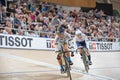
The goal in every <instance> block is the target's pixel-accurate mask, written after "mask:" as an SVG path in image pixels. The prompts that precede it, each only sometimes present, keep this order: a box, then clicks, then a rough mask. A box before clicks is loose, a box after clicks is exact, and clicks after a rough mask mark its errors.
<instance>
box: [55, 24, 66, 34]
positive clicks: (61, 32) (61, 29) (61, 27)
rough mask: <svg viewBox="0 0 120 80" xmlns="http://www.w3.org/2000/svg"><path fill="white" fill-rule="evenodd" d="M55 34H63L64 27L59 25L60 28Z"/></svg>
mask: <svg viewBox="0 0 120 80" xmlns="http://www.w3.org/2000/svg"><path fill="white" fill-rule="evenodd" d="M56 32H57V33H60V34H64V32H65V26H64V25H61V26H60V27H59V28H58V29H57V31H56Z"/></svg>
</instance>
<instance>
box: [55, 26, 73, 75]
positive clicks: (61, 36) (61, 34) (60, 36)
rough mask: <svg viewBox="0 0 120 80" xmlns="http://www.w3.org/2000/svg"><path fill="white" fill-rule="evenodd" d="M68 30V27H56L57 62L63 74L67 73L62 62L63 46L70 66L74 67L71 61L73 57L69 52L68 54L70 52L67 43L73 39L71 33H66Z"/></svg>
mask: <svg viewBox="0 0 120 80" xmlns="http://www.w3.org/2000/svg"><path fill="white" fill-rule="evenodd" d="M66 28H67V27H66V26H65V25H63V24H62V25H60V26H57V27H56V36H55V52H56V53H57V60H58V63H59V65H60V70H61V73H64V72H65V70H64V65H63V61H62V53H61V45H62V47H63V49H64V51H66V56H67V60H68V62H69V64H70V65H73V62H72V61H71V55H70V53H69V52H67V51H68V44H67V41H69V40H70V39H71V36H70V34H69V33H67V32H66V31H65V29H66Z"/></svg>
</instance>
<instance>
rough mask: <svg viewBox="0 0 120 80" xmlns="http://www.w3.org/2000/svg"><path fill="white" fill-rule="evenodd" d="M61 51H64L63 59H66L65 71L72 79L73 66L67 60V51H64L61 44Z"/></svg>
mask: <svg viewBox="0 0 120 80" xmlns="http://www.w3.org/2000/svg"><path fill="white" fill-rule="evenodd" d="M61 51H62V57H63V60H62V61H64V63H65V65H64V67H65V72H67V76H68V77H69V78H70V80H72V76H71V72H70V70H71V67H70V64H69V62H68V60H67V57H66V54H65V53H66V51H64V49H63V47H62V46H61Z"/></svg>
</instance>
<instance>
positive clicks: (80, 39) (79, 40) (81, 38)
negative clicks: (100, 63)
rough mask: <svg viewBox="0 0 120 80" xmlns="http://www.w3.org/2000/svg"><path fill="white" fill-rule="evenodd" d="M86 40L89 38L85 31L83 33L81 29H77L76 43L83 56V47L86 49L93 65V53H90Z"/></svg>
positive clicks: (90, 63)
mask: <svg viewBox="0 0 120 80" xmlns="http://www.w3.org/2000/svg"><path fill="white" fill-rule="evenodd" d="M86 40H87V36H86V35H85V34H84V33H82V32H81V31H80V30H76V32H75V43H76V44H77V49H78V51H79V53H80V55H81V56H82V48H85V49H86V52H87V57H88V60H89V65H92V61H91V55H90V52H89V50H88V48H87V46H86ZM81 58H82V57H81Z"/></svg>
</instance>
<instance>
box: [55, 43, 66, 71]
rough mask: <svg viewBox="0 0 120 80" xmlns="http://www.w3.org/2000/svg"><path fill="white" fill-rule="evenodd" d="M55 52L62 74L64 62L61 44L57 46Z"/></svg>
mask: <svg viewBox="0 0 120 80" xmlns="http://www.w3.org/2000/svg"><path fill="white" fill-rule="evenodd" d="M55 52H56V53H57V60H58V64H59V65H60V70H61V73H62V72H63V71H64V67H63V62H62V53H61V46H60V43H58V44H55Z"/></svg>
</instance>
